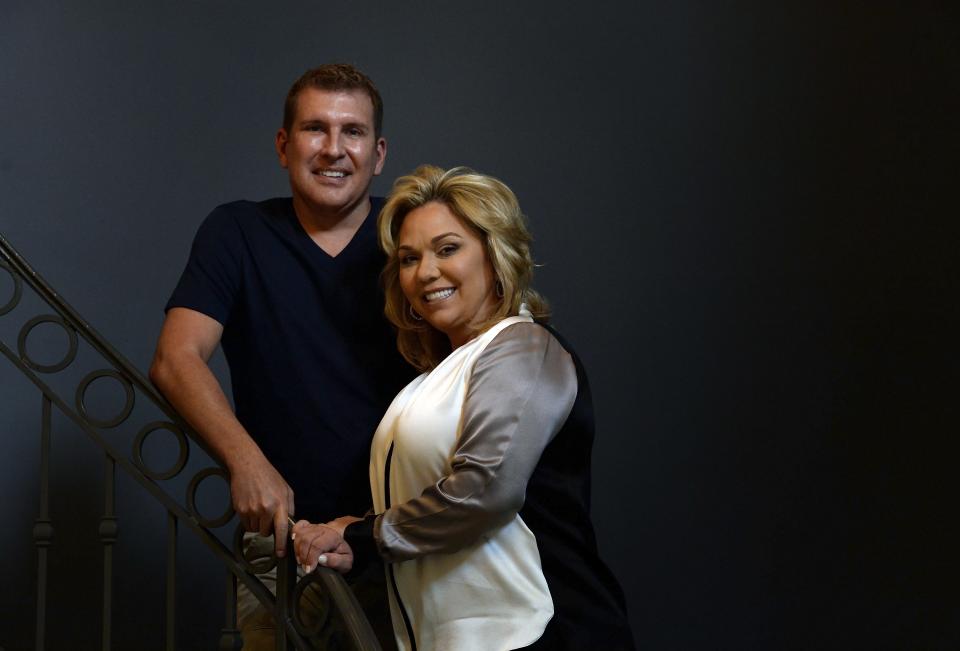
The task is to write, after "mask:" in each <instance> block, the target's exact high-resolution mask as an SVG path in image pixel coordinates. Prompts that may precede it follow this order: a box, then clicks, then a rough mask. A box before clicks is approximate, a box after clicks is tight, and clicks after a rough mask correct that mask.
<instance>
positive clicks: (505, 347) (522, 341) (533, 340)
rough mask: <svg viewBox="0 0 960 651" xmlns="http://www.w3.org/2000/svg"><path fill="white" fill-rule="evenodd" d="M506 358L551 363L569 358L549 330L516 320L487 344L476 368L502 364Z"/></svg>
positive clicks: (565, 348) (569, 354) (557, 337)
mask: <svg viewBox="0 0 960 651" xmlns="http://www.w3.org/2000/svg"><path fill="white" fill-rule="evenodd" d="M507 358H523V359H529V360H532V361H534V360H536V361H539V360H545V359H553V358H556V359H557V360H561V361H560V363H561V364H563V363H565V362H568V363H570V365H571V368H572V366H573V364H572V356H571V353H570V352H569V351H568V349H567V347H566V345H565V342H563V341H562V340H561V338H560V337H559V336H558V335H557V333H556V331H555V330H553V328H551V327H549V326H546V325H544V324H541V323H537V322H536V321H530V320H518V321H515V322H513V323H509V324H507V325H506V326H505V327H504V328H502V329H501V330H500V331H499V332H498V333H497V334H496V336H494V337H493V339H492V340H491V341H490V343H489V344H487V346H486V348H485V349H484V351H483V353H482V354H481V356H480V358H479V359H478V360H477V362H478V364H481V365H484V364H495V363H502V362H503V360H505V359H507Z"/></svg>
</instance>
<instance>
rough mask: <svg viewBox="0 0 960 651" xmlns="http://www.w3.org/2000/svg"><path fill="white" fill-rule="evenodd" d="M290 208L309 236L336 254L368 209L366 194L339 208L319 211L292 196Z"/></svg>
mask: <svg viewBox="0 0 960 651" xmlns="http://www.w3.org/2000/svg"><path fill="white" fill-rule="evenodd" d="M293 212H294V214H295V215H296V216H297V221H299V222H300V225H301V226H302V227H303V230H304V231H306V233H307V235H309V236H310V239H312V240H313V241H314V243H316V245H317V246H319V247H320V248H321V249H323V250H324V251H326V252H327V254H328V255H330V256H331V257H336V256H337V255H338V254H339V253H340V252H341V251H342V250H343V249H345V248H346V247H347V245H348V244H349V243H350V240H352V239H353V236H354V235H356V233H357V231H358V230H359V229H360V225H361V224H363V221H364V219H366V217H367V215H368V214H369V213H370V196H369V195H367V196H366V197H364V198H363V199H361V200H360V201H358V202H357V203H356V204H354V205H353V206H352V207H349V208H345V209H344V210H342V211H334V212H330V211H319V210H313V209H311V207H310V206H308V205H307V204H305V203H304V202H303V201H302V200H299V199H298V198H297V197H296V196H294V197H293Z"/></svg>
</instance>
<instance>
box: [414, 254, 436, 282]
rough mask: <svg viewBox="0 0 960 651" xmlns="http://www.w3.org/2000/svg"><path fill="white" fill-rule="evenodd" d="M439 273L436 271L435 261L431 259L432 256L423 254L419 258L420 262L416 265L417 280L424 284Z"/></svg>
mask: <svg viewBox="0 0 960 651" xmlns="http://www.w3.org/2000/svg"><path fill="white" fill-rule="evenodd" d="M439 275H440V274H439V272H438V271H437V263H436V261H435V260H434V259H433V256H429V255H425V256H423V257H422V258H421V259H420V264H419V265H418V266H417V280H419V281H420V282H421V283H423V284H426V283H429V282H430V281H432V280H434V279H436V278H437V276H439Z"/></svg>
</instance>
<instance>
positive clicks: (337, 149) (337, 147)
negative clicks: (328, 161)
mask: <svg viewBox="0 0 960 651" xmlns="http://www.w3.org/2000/svg"><path fill="white" fill-rule="evenodd" d="M320 153H322V154H323V155H324V156H326V157H328V158H340V157H341V156H343V142H342V139H341V136H340V132H339V131H333V132H331V133H328V134H327V135H326V137H325V138H323V140H322V141H321V144H320Z"/></svg>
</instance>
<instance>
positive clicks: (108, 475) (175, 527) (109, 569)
mask: <svg viewBox="0 0 960 651" xmlns="http://www.w3.org/2000/svg"><path fill="white" fill-rule="evenodd" d="M0 269H2V270H3V271H4V272H6V273H8V274H9V275H10V277H11V278H12V281H13V285H12V287H13V289H12V293H11V295H10V296H9V298H7V297H4V296H0V320H11V319H16V318H17V317H18V315H21V314H22V313H24V312H26V311H27V310H28V309H29V308H28V307H25V305H24V304H25V301H24V298H25V292H24V289H25V287H27V288H29V289H31V290H32V292H33V293H34V294H35V295H36V297H38V298H39V302H38V305H39V309H41V310H44V311H46V310H50V311H52V312H51V313H44V314H39V315H34V316H32V317H30V318H27V319H26V320H25V321H24V322H23V325H22V326H21V327H20V328H19V331H18V334H17V337H16V339H17V343H16V350H13V349H12V348H11V347H10V346H8V345H7V344H6V342H4V341H3V340H2V337H0V352H2V353H3V355H4V356H6V357H7V359H9V360H10V362H11V363H12V364H13V365H14V366H15V367H16V368H18V369H19V370H20V371H21V372H22V373H23V375H25V376H26V377H27V378H29V379H30V381H31V382H33V384H34V385H35V386H36V387H37V388H38V389H39V390H40V393H41V394H42V396H41V405H40V407H41V427H40V441H39V443H40V478H39V481H40V487H39V493H40V509H39V513H38V516H37V518H36V521H35V525H34V528H33V538H34V544H35V545H36V550H37V590H36V594H37V603H36V629H35V647H36V649H38V650H42V649H44V648H45V640H46V633H47V624H48V622H47V600H48V583H49V577H48V564H49V554H50V553H51V545H52V542H53V534H54V523H53V522H52V521H51V517H50V485H51V484H50V474H51V468H50V459H51V455H50V450H51V435H52V432H51V423H52V413H53V409H54V408H56V409H58V410H59V411H61V412H62V413H63V414H64V415H66V416H67V417H68V418H69V419H70V420H71V421H73V422H74V423H75V424H76V425H77V426H78V427H79V428H80V429H81V430H83V431H84V432H85V433H86V434H87V435H88V436H89V438H90V439H91V440H92V441H93V442H94V443H95V444H96V445H98V446H99V447H100V449H101V450H102V451H103V452H104V453H105V455H104V467H103V472H104V509H103V515H102V517H101V518H100V526H99V535H100V541H101V543H102V545H103V559H102V563H103V591H102V595H103V599H102V607H101V611H102V628H101V631H102V634H101V647H102V648H103V649H105V650H106V649H110V648H111V634H112V630H113V570H114V567H113V549H114V545H116V544H117V532H118V524H117V513H116V508H115V507H116V482H115V478H116V469H117V467H118V466H119V467H120V469H121V470H123V471H124V472H126V473H128V474H129V475H130V476H131V477H132V478H133V479H134V480H136V482H138V483H139V484H140V485H141V486H142V487H143V489H144V490H145V491H146V493H147V494H149V495H150V496H151V497H152V498H153V499H155V500H156V501H157V502H159V503H160V504H162V505H163V507H164V509H165V510H166V514H167V516H166V519H167V526H166V554H165V556H166V561H165V562H166V597H165V611H164V648H166V649H169V650H172V649H175V648H176V647H177V643H176V640H175V622H176V613H177V603H176V586H177V583H176V581H177V574H176V567H177V549H178V542H177V540H178V532H179V530H180V528H181V525H183V526H185V528H186V530H188V531H189V532H191V533H192V534H193V535H195V536H197V537H198V538H199V539H200V540H201V541H202V542H203V543H204V544H205V545H206V547H207V548H209V550H210V551H211V552H212V553H213V555H214V556H215V557H216V558H217V559H219V561H220V562H221V563H222V564H223V567H224V568H225V569H226V598H225V616H224V625H223V628H222V629H221V632H220V644H219V647H220V648H221V649H238V648H240V645H241V638H240V633H239V631H238V630H237V622H236V619H237V617H236V591H237V581H242V582H243V583H244V584H245V585H246V587H247V588H248V589H249V590H250V592H251V593H252V594H253V595H254V596H256V598H257V599H259V600H260V602H261V603H262V604H264V606H266V607H267V608H268V609H270V611H271V612H272V613H273V615H274V620H275V621H276V622H280V623H282V625H278V626H277V627H276V648H277V649H278V650H282V649H289V648H295V649H310V648H311V646H310V643H309V642H308V639H309V636H310V634H311V633H312V631H310V630H308V626H307V625H306V624H305V623H304V621H303V618H301V616H300V612H299V610H300V609H299V604H300V601H301V599H300V597H301V596H302V594H303V591H304V589H306V588H307V587H308V586H310V585H313V584H318V587H319V588H320V590H321V593H322V594H324V595H326V597H325V601H327V603H329V604H332V608H331V610H332V611H333V613H336V614H337V615H339V617H341V619H342V623H343V627H342V628H343V629H344V630H345V631H346V634H347V637H348V638H349V639H348V643H352V646H353V647H354V648H356V649H361V650H366V649H372V650H376V651H379V649H380V646H379V644H378V643H377V640H376V637H375V636H374V634H373V631H372V630H371V628H370V625H369V623H368V622H367V620H366V618H365V617H364V614H363V611H362V610H361V609H360V607H359V606H358V604H357V602H356V600H355V599H354V597H353V594H352V592H351V591H350V589H349V588H348V587H347V585H346V583H345V582H344V581H343V579H342V578H341V577H340V575H339V574H337V573H336V572H334V571H332V570H329V569H326V568H318V569H317V570H316V571H314V572H313V573H312V574H310V575H307V576H305V577H301V578H299V579H298V578H297V572H296V561H295V560H294V557H293V554H288V555H287V557H286V558H285V559H284V560H283V561H282V562H280V563H278V564H277V586H276V590H277V597H274V595H273V594H272V593H271V592H270V590H269V589H268V588H267V587H266V586H265V585H264V584H263V583H262V582H261V581H260V580H259V579H258V578H257V577H256V575H255V573H256V572H257V571H260V572H262V571H264V568H263V567H261V566H259V565H258V566H257V567H256V568H255V567H254V566H253V565H251V564H250V563H249V562H248V561H247V560H246V559H245V558H244V556H243V553H242V549H241V548H242V538H243V536H242V534H243V531H242V528H241V527H240V526H239V525H238V524H236V518H235V517H234V513H233V510H232V508H231V507H230V505H229V500H228V503H227V505H226V506H225V507H224V508H223V511H222V512H221V513H219V514H216V515H214V516H207V515H204V514H203V513H202V512H201V511H202V510H203V509H202V508H201V507H200V504H198V499H197V494H198V490H199V487H200V485H201V484H202V483H203V482H205V481H207V480H209V479H211V478H217V477H218V478H220V479H221V480H223V481H225V482H227V484H229V481H228V476H227V472H226V470H225V469H224V468H223V467H222V466H221V465H220V464H218V463H216V462H215V461H211V460H212V459H213V457H212V455H210V454H209V450H208V449H207V447H206V446H205V445H204V443H203V440H202V439H201V438H200V437H199V436H197V435H196V433H195V432H193V431H192V430H191V428H190V427H189V426H188V425H187V423H186V422H185V421H184V420H183V418H181V417H180V416H179V415H178V414H177V413H176V411H175V410H174V409H173V408H172V407H171V406H170V404H169V403H167V401H166V400H165V399H164V398H163V397H162V396H161V395H160V393H159V392H158V391H157V390H156V389H155V388H154V387H153V385H152V384H151V383H150V382H149V381H148V380H147V379H146V378H145V377H144V376H143V374H142V373H140V372H139V371H138V370H137V369H136V368H135V367H134V366H133V365H132V364H131V363H130V362H129V361H127V360H126V359H125V358H124V357H123V356H122V355H120V353H118V352H117V351H116V350H114V349H113V347H112V346H110V344H109V343H107V341H106V340H105V339H104V338H103V337H102V336H101V335H99V334H98V333H97V332H96V330H94V329H93V328H92V327H91V326H90V325H89V324H88V323H87V322H86V321H84V320H83V319H82V318H81V317H80V315H79V314H77V312H76V311H74V309H73V308H72V307H70V305H69V304H67V302H66V301H65V300H64V299H63V298H62V297H61V296H60V295H59V294H57V292H56V291H54V290H53V289H52V288H51V287H50V286H49V285H48V284H47V283H46V282H45V281H44V280H43V278H41V277H40V275H39V274H37V273H36V272H35V271H34V270H33V269H32V268H31V267H30V265H29V264H27V262H26V260H24V259H23V257H22V256H20V255H19V254H18V253H17V252H16V251H15V250H14V249H13V247H12V246H10V244H9V243H8V242H7V241H6V239H4V238H3V236H2V235H0ZM0 273H2V272H0ZM34 302H37V301H34ZM18 308H19V309H18ZM21 318H25V316H24V317H21ZM44 324H50V325H52V326H54V327H55V328H57V329H59V330H61V331H62V332H63V333H65V335H66V338H67V346H66V353H65V354H64V355H63V356H62V358H60V359H59V360H55V361H49V360H42V361H38V360H36V359H35V358H34V357H33V356H31V354H30V346H29V345H28V344H29V341H30V338H31V334H32V333H33V332H34V331H35V329H36V328H37V327H38V326H41V325H44ZM47 327H49V326H47ZM82 346H86V347H88V348H89V349H90V353H89V354H85V355H84V357H85V358H92V360H93V361H92V362H90V360H89V359H88V361H87V364H88V365H93V366H99V368H94V369H92V370H90V371H88V372H87V373H86V374H83V375H82V377H81V378H80V379H79V380H77V379H76V377H77V376H79V375H80V374H82V373H83V369H79V370H78V369H77V368H76V367H78V366H80V363H79V362H78V357H80V355H78V353H80V352H81V347H82ZM84 352H85V353H86V351H84ZM70 371H73V374H74V377H73V378H71V377H69V375H70ZM58 377H59V378H61V381H59V382H54V381H53V378H58ZM104 381H107V382H112V383H114V384H116V385H118V386H119V387H120V388H121V389H122V392H123V396H124V399H123V405H122V407H121V408H120V409H119V410H118V411H117V413H115V414H112V415H110V416H109V417H104V416H102V415H97V414H95V411H96V410H95V409H92V408H90V405H89V404H88V403H89V402H90V401H89V399H88V393H89V390H90V387H91V386H92V385H94V384H95V383H102V382H104ZM57 384H59V385H60V386H55V385H57ZM64 387H66V388H64ZM73 387H75V390H74V391H73V392H72V394H73V395H72V396H71V397H72V400H71V399H70V398H67V397H64V396H65V395H69V393H70V391H69V389H71V388H73ZM138 396H142V397H143V398H145V399H146V401H148V403H149V404H152V406H153V408H155V409H156V410H158V412H159V413H160V415H161V417H160V419H159V420H158V419H146V422H142V421H136V420H135V417H134V406H135V404H137V397H138ZM131 419H134V421H135V422H132V423H131V422H130V421H131ZM141 422H142V424H140V423H141ZM138 424H140V427H137V425H138ZM121 425H123V426H124V427H121ZM134 429H136V434H133V430H134ZM160 432H166V434H167V438H169V439H171V440H172V441H173V442H174V444H175V446H176V459H175V460H174V461H173V462H172V463H170V464H169V465H168V466H166V467H163V468H156V467H153V465H152V464H155V461H153V462H151V460H150V458H149V455H147V454H145V447H146V446H147V440H148V439H149V438H150V437H152V436H156V433H160ZM196 450H201V451H203V452H204V453H205V455H204V456H205V458H206V459H207V461H206V462H205V463H208V464H209V465H206V467H203V468H201V469H200V470H198V471H196V472H195V473H194V474H193V475H192V476H191V477H190V480H189V483H188V485H187V488H186V494H185V496H184V498H183V499H182V500H179V499H177V498H175V497H174V496H173V495H172V494H171V492H172V490H171V488H170V487H171V486H175V483H174V482H172V480H174V479H175V478H178V477H179V478H181V479H184V478H185V477H184V476H183V475H184V474H185V473H187V472H188V471H187V467H188V463H187V462H188V460H189V459H190V458H191V455H192V453H193V452H194V451H196ZM194 458H195V455H194ZM230 525H233V526H234V532H233V535H227V536H224V537H226V538H228V540H229V544H225V543H224V542H223V541H222V540H221V536H223V534H222V531H223V530H224V528H227V531H228V532H229V526H230ZM218 530H220V532H219V535H218ZM5 560H6V559H5ZM0 562H4V561H0Z"/></svg>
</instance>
